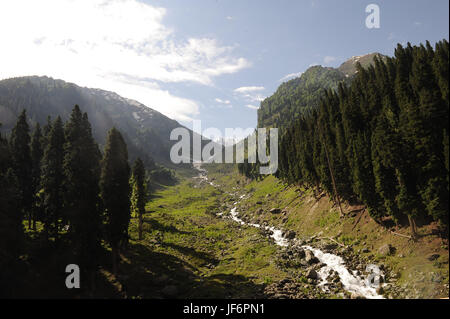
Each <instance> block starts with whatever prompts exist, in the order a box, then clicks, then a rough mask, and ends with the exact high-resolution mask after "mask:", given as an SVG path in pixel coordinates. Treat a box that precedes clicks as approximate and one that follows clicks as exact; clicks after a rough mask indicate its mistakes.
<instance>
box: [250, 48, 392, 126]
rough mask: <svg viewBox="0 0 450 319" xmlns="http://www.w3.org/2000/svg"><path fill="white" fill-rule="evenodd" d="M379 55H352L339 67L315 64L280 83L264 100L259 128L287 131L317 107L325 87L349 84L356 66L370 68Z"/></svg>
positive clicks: (260, 109)
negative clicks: (293, 77)
mask: <svg viewBox="0 0 450 319" xmlns="http://www.w3.org/2000/svg"><path fill="white" fill-rule="evenodd" d="M376 57H378V58H380V59H384V58H385V57H384V56H383V55H381V54H379V53H370V54H366V55H362V56H357V57H353V58H351V59H349V60H347V61H345V62H344V63H342V65H341V66H340V67H339V68H337V69H335V68H331V67H323V66H320V65H316V66H312V67H310V68H309V69H308V70H306V71H305V72H304V73H303V74H302V75H301V76H300V77H298V78H295V79H292V80H289V81H287V82H285V83H283V84H281V85H280V86H279V87H278V89H277V91H276V92H275V93H274V94H273V95H272V96H270V97H268V98H266V99H265V100H264V101H262V102H261V106H260V108H259V109H258V127H278V128H279V129H280V130H281V131H284V130H285V129H286V128H288V127H289V126H290V125H291V124H292V123H293V121H294V119H296V118H298V117H299V116H302V115H306V114H309V113H310V112H311V111H312V110H314V109H315V108H317V107H318V105H319V102H320V98H321V97H322V93H323V90H327V89H332V90H336V89H337V87H338V85H339V83H344V84H346V85H348V84H349V83H350V82H351V80H352V78H353V77H354V76H355V74H356V65H357V64H358V63H359V64H361V66H362V67H363V68H367V67H369V66H370V65H372V64H373V63H374V58H376Z"/></svg>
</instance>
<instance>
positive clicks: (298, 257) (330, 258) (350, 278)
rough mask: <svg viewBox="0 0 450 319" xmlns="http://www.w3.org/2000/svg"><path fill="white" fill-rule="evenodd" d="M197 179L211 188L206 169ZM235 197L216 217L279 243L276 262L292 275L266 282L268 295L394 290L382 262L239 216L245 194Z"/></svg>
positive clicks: (372, 294)
mask: <svg viewBox="0 0 450 319" xmlns="http://www.w3.org/2000/svg"><path fill="white" fill-rule="evenodd" d="M196 168H197V170H198V171H199V176H198V178H199V179H200V180H202V181H203V182H206V183H208V184H210V185H211V186H214V187H219V185H217V184H215V183H213V182H212V181H210V180H209V179H208V177H207V171H206V170H204V169H202V168H201V167H200V166H198V167H196ZM228 195H231V196H233V197H235V198H236V201H235V202H234V203H232V205H229V206H228V210H227V211H223V212H220V213H218V216H219V217H222V218H231V219H232V220H233V221H235V222H236V223H239V224H240V225H242V226H244V227H256V228H259V229H260V230H261V232H262V233H263V235H264V236H266V237H270V238H271V239H272V240H273V241H274V243H275V244H276V245H278V246H280V250H279V252H278V256H277V258H276V265H277V267H280V268H281V269H283V270H284V271H286V272H287V273H289V274H290V275H291V278H286V279H283V280H281V281H279V282H276V283H271V284H269V285H267V287H266V289H265V294H266V295H267V296H268V297H269V298H326V297H327V296H329V297H332V296H337V297H342V298H370V299H382V298H384V294H386V291H387V290H389V292H390V293H396V291H395V285H394V282H395V280H396V279H395V278H394V276H392V273H391V272H390V271H389V270H388V269H385V266H384V265H376V264H373V263H370V262H367V261H362V260H360V259H359V258H358V255H357V254H356V253H355V252H353V250H352V248H351V247H347V246H343V245H339V244H337V243H336V242H333V240H332V239H326V238H320V237H319V236H312V237H307V238H299V237H298V236H297V235H296V234H295V232H293V231H284V230H282V229H277V228H276V227H273V226H270V225H267V224H263V225H260V224H257V223H254V222H252V221H251V220H249V219H248V217H244V216H240V213H239V212H238V204H239V202H240V201H241V200H243V199H244V198H245V196H246V195H240V196H239V195H238V194H237V192H236V193H234V194H231V193H228ZM391 297H392V295H391Z"/></svg>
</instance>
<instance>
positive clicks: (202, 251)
mask: <svg viewBox="0 0 450 319" xmlns="http://www.w3.org/2000/svg"><path fill="white" fill-rule="evenodd" d="M223 199H224V194H223V193H222V192H221V191H219V190H217V189H215V188H214V187H212V186H210V185H208V184H205V183H203V185H202V186H201V187H199V186H198V182H195V181H192V180H184V181H182V182H181V183H180V184H178V185H176V186H174V187H168V188H166V189H162V190H159V191H158V192H157V193H156V194H155V196H154V199H153V200H152V201H151V202H149V204H148V205H147V210H148V213H147V214H146V216H145V221H146V222H145V226H144V231H145V237H144V240H143V241H141V242H138V241H136V240H135V239H136V237H137V234H136V232H137V227H136V226H137V224H136V219H133V220H132V224H131V228H130V230H131V237H132V238H133V239H132V240H131V242H130V248H131V249H130V254H128V256H124V257H125V258H126V259H128V260H129V264H128V265H127V264H126V263H125V265H124V266H123V268H122V272H124V273H128V274H132V275H131V276H132V277H130V278H127V280H126V281H127V291H128V295H129V296H135V297H144V298H159V297H164V296H165V297H173V296H171V295H169V296H167V295H164V288H165V287H167V286H168V285H169V286H170V285H173V286H176V287H177V290H178V293H177V294H176V296H175V297H179V298H187V297H189V298H200V297H203V298H206V297H216V298H230V297H231V298H253V297H256V296H258V295H259V294H260V292H261V291H262V288H263V284H264V283H265V282H266V283H267V282H268V281H272V280H278V279H282V278H284V277H285V276H286V274H285V273H283V272H282V271H280V270H278V269H276V268H275V266H274V259H273V257H274V253H275V252H276V249H277V248H276V246H275V245H273V244H272V243H271V242H270V241H269V240H268V239H266V238H264V237H263V236H262V235H261V234H259V232H258V230H256V229H254V228H250V227H246V228H244V229H242V230H241V229H239V228H238V227H237V225H236V224H235V223H234V222H232V221H230V220H226V219H220V218H217V217H216V216H215V214H216V213H217V212H218V210H217V208H218V207H219V206H220V203H221V200H223ZM228 200H229V201H232V200H233V199H231V198H229V199H228Z"/></svg>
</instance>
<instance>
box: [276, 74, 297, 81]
mask: <svg viewBox="0 0 450 319" xmlns="http://www.w3.org/2000/svg"><path fill="white" fill-rule="evenodd" d="M302 74H303V72H297V73H289V74H286V75H285V76H283V77H282V78H281V79H279V80H278V81H279V82H283V81H287V80H290V79H293V78H298V77H299V76H301V75H302Z"/></svg>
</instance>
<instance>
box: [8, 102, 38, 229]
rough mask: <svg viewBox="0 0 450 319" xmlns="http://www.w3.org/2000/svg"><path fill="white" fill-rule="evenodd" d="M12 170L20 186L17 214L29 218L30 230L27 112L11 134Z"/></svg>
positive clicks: (29, 165) (30, 164) (29, 160)
mask: <svg viewBox="0 0 450 319" xmlns="http://www.w3.org/2000/svg"><path fill="white" fill-rule="evenodd" d="M10 143H11V155H12V168H13V171H14V175H15V176H16V177H17V181H18V185H19V198H20V201H19V203H20V207H19V211H18V212H17V213H19V214H20V219H21V220H22V219H23V218H24V216H27V217H28V228H31V207H32V203H33V190H32V182H33V181H32V174H31V172H32V162H31V152H30V128H29V126H28V123H27V116H26V111H25V110H23V111H22V113H20V115H19V118H18V120H17V123H16V125H15V126H14V128H13V129H12V133H11V140H10Z"/></svg>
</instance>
